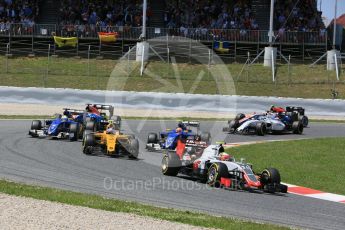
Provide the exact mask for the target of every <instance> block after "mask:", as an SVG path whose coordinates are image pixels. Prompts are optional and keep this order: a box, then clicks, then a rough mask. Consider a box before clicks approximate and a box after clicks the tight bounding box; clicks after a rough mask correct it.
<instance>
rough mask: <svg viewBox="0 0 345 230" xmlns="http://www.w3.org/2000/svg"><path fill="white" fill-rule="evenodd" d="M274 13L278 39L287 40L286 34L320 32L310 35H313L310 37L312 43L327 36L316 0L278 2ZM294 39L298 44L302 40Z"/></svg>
mask: <svg viewBox="0 0 345 230" xmlns="http://www.w3.org/2000/svg"><path fill="white" fill-rule="evenodd" d="M274 12H275V18H276V19H275V30H276V31H278V39H281V40H284V39H287V38H286V37H284V35H285V32H318V33H310V34H312V35H313V36H309V37H308V40H309V41H310V42H313V41H314V40H316V39H320V38H322V37H324V36H325V35H326V28H325V25H324V23H323V21H322V17H321V12H319V11H318V10H317V6H316V0H299V1H293V0H277V1H276V3H275V11H274ZM315 34H318V36H315ZM289 39H291V38H289ZM292 39H294V40H295V42H298V40H300V39H301V38H299V37H298V36H294V37H293V38H292Z"/></svg>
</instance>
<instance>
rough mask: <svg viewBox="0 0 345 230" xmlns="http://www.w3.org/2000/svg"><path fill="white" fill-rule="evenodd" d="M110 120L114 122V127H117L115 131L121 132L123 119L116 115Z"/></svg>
mask: <svg viewBox="0 0 345 230" xmlns="http://www.w3.org/2000/svg"><path fill="white" fill-rule="evenodd" d="M110 120H112V121H114V126H115V129H116V130H120V129H121V120H122V119H121V117H120V116H116V115H114V116H112V117H111V118H110Z"/></svg>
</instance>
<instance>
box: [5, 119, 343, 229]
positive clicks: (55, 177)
mask: <svg viewBox="0 0 345 230" xmlns="http://www.w3.org/2000/svg"><path fill="white" fill-rule="evenodd" d="M30 123H31V122H30V121H4V120H2V121H0V127H1V129H0V142H1V144H0V178H6V179H10V180H13V181H18V182H25V183H28V184H38V185H45V186H51V187H56V188H62V189H68V190H73V191H80V192H86V193H96V194H100V195H104V196H107V197H112V198H117V199H126V200H135V201H140V202H143V203H150V204H154V205H158V206H163V207H173V208H179V209H188V210H196V211H200V212H207V213H211V214H216V215H224V216H231V217H239V218H244V219H252V220H255V221H260V222H271V223H276V224H282V225H289V226H296V227H302V228H312V229H344V226H345V206H344V204H339V203H334V202H329V201H323V200H318V199H313V198H307V197H302V196H296V195H292V194H287V195H270V194H264V193H249V192H245V191H226V190H219V189H213V188H209V187H207V186H206V185H203V184H200V183H197V182H193V181H191V180H189V179H186V178H171V177H165V176H163V175H162V174H161V171H160V167H159V166H160V161H161V157H162V154H161V153H154V152H147V151H145V149H144V144H145V143H144V142H146V137H147V133H148V132H151V131H156V132H158V131H160V130H162V129H163V128H165V127H170V128H174V127H175V125H176V122H173V121H165V122H162V121H123V129H124V130H125V132H127V133H134V134H136V135H137V136H138V137H139V139H140V141H141V142H140V144H141V151H140V153H141V155H140V159H139V160H128V159H127V158H109V157H104V156H86V155H83V154H82V152H81V143H80V142H77V143H76V142H69V141H63V140H60V141H57V140H49V139H35V138H31V137H28V136H27V131H28V129H29V127H30ZM224 125H225V122H202V124H201V128H202V130H210V132H211V135H212V137H213V138H212V139H213V141H223V140H225V141H226V142H243V141H255V140H273V139H277V140H279V139H298V138H313V137H336V136H345V124H321V123H312V124H311V127H310V128H306V129H305V132H304V134H303V135H283V136H278V135H274V136H272V135H267V136H265V137H257V136H237V135H236V136H235V135H227V134H226V133H223V132H221V130H222V127H223V126H224ZM254 167H255V165H254ZM292 167H293V166H292ZM282 177H283V179H284V175H282Z"/></svg>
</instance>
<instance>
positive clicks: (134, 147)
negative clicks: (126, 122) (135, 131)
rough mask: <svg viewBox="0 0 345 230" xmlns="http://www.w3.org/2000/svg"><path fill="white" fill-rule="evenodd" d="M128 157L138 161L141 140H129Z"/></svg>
mask: <svg viewBox="0 0 345 230" xmlns="http://www.w3.org/2000/svg"><path fill="white" fill-rule="evenodd" d="M127 152H128V157H129V158H131V159H137V158H138V155H139V140H138V139H136V138H130V139H129V145H128V149H127Z"/></svg>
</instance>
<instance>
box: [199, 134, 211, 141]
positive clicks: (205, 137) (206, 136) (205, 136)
mask: <svg viewBox="0 0 345 230" xmlns="http://www.w3.org/2000/svg"><path fill="white" fill-rule="evenodd" d="M200 140H201V141H204V142H206V143H207V144H210V143H211V134H210V133H209V132H204V133H201V135H200Z"/></svg>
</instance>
